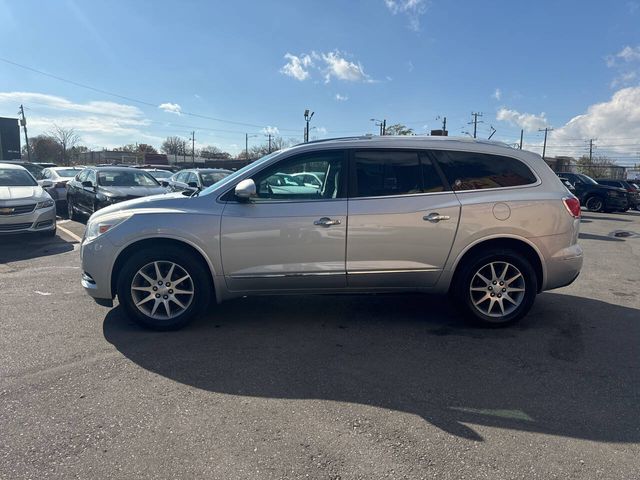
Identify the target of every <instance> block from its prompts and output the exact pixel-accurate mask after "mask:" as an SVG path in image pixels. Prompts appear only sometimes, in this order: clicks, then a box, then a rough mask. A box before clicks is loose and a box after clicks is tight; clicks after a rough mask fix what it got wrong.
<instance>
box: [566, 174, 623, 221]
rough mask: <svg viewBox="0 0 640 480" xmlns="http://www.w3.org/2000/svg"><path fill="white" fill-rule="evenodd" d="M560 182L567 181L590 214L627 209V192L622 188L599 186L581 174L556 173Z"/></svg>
mask: <svg viewBox="0 0 640 480" xmlns="http://www.w3.org/2000/svg"><path fill="white" fill-rule="evenodd" d="M557 175H558V177H560V179H561V180H568V181H569V182H571V184H572V185H573V186H574V188H575V189H576V191H575V195H576V196H577V197H578V198H579V199H580V205H584V206H585V207H586V208H587V209H588V210H591V211H592V212H615V211H616V210H617V211H620V212H623V211H625V210H628V209H629V202H628V201H627V191H626V190H624V189H622V188H616V187H609V186H607V185H600V184H599V183H598V182H596V181H595V180H594V179H593V178H591V177H589V176H587V175H583V174H582V173H571V172H558V173H557Z"/></svg>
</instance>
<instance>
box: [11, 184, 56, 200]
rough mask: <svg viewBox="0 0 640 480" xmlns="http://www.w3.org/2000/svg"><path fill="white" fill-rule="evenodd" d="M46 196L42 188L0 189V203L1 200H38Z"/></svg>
mask: <svg viewBox="0 0 640 480" xmlns="http://www.w3.org/2000/svg"><path fill="white" fill-rule="evenodd" d="M46 196H48V195H47V194H46V193H45V191H44V190H43V189H42V187H40V186H37V187H0V201H2V200H23V199H29V200H38V199H40V198H42V197H46Z"/></svg>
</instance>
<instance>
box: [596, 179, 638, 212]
mask: <svg viewBox="0 0 640 480" xmlns="http://www.w3.org/2000/svg"><path fill="white" fill-rule="evenodd" d="M596 182H598V183H599V184H600V185H608V186H609V187H618V188H622V189H624V190H626V191H627V201H628V202H629V207H628V208H635V209H636V210H640V190H638V188H637V187H636V186H635V185H634V184H633V183H631V182H627V181H626V180H611V179H609V178H597V179H596Z"/></svg>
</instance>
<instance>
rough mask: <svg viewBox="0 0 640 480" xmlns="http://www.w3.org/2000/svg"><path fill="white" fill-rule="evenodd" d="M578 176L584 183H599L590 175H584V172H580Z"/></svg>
mask: <svg viewBox="0 0 640 480" xmlns="http://www.w3.org/2000/svg"><path fill="white" fill-rule="evenodd" d="M577 176H578V178H579V179H580V180H582V181H583V182H584V183H588V184H589V185H598V182H596V181H595V180H594V179H593V178H591V177H589V176H587V175H584V174H582V173H578V174H577Z"/></svg>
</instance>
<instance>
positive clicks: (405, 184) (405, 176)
mask: <svg viewBox="0 0 640 480" xmlns="http://www.w3.org/2000/svg"><path fill="white" fill-rule="evenodd" d="M353 161H354V172H355V176H356V180H355V181H356V187H355V192H354V194H353V196H354V197H384V196H391V195H411V194H417V193H433V192H442V191H443V190H444V186H443V184H442V180H441V179H440V176H439V175H438V173H437V171H436V170H435V167H434V166H433V162H432V161H431V159H430V158H429V156H428V155H427V154H426V153H425V154H418V152H413V151H402V150H395V151H394V150H379V151H378V150H361V151H356V152H355V153H354V155H353Z"/></svg>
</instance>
